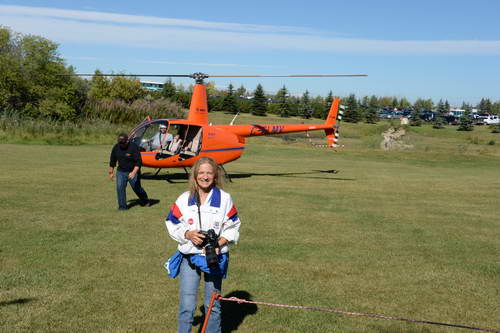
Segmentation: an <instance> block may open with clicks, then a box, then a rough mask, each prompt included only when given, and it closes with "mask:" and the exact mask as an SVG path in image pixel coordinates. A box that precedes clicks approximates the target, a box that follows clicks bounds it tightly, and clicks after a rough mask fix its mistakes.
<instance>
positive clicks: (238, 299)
mask: <svg viewBox="0 0 500 333" xmlns="http://www.w3.org/2000/svg"><path fill="white" fill-rule="evenodd" d="M217 299H218V300H221V301H228V302H237V303H238V304H241V303H248V304H259V305H268V306H275V307H280V308H289V309H301V310H312V311H322V312H330V313H340V314H344V315H350V316H360V317H371V318H379V319H392V320H400V321H407V322H411V323H420V324H430V325H440V326H449V327H457V328H466V329H470V330H476V331H483V332H493V333H500V331H498V330H493V329H489V328H479V327H472V326H465V325H457V324H447V323H439V322H435V321H427V320H415V319H407V318H402V317H394V316H386V315H379V314H372V313H361V312H349V311H342V310H337V309H327V308H320V307H314V306H303V305H287V304H276V303H267V302H254V301H247V300H245V299H241V298H237V297H230V298H225V297H222V296H220V295H218V297H217Z"/></svg>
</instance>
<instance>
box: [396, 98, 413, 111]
mask: <svg viewBox="0 0 500 333" xmlns="http://www.w3.org/2000/svg"><path fill="white" fill-rule="evenodd" d="M409 108H411V103H410V102H409V101H408V99H407V98H406V97H401V99H400V100H399V104H398V109H400V110H406V109H409Z"/></svg>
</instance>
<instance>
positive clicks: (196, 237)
mask: <svg viewBox="0 0 500 333" xmlns="http://www.w3.org/2000/svg"><path fill="white" fill-rule="evenodd" d="M184 237H186V239H187V240H190V241H191V243H193V244H194V245H200V244H201V243H203V240H204V239H205V235H203V234H200V233H199V230H198V229H195V230H190V231H186V233H185V234H184Z"/></svg>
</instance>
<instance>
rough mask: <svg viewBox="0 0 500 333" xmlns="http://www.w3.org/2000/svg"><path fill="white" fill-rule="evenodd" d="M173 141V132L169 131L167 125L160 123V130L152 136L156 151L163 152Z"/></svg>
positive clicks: (153, 146) (152, 144)
mask: <svg viewBox="0 0 500 333" xmlns="http://www.w3.org/2000/svg"><path fill="white" fill-rule="evenodd" d="M171 142H172V134H170V133H167V126H166V125H164V124H160V126H159V131H158V133H156V134H155V135H154V136H153V137H152V143H151V146H152V149H153V150H154V151H155V152H162V151H164V150H167V149H168V147H169V145H170V143H171Z"/></svg>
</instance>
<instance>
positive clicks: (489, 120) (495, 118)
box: [483, 115, 500, 125]
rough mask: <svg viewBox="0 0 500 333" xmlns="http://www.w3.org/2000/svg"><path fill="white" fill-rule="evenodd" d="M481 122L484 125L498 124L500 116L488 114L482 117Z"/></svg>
mask: <svg viewBox="0 0 500 333" xmlns="http://www.w3.org/2000/svg"><path fill="white" fill-rule="evenodd" d="M483 122H484V123H485V124H486V125H497V124H500V117H498V116H497V115H490V116H488V117H486V118H485V119H483Z"/></svg>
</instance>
